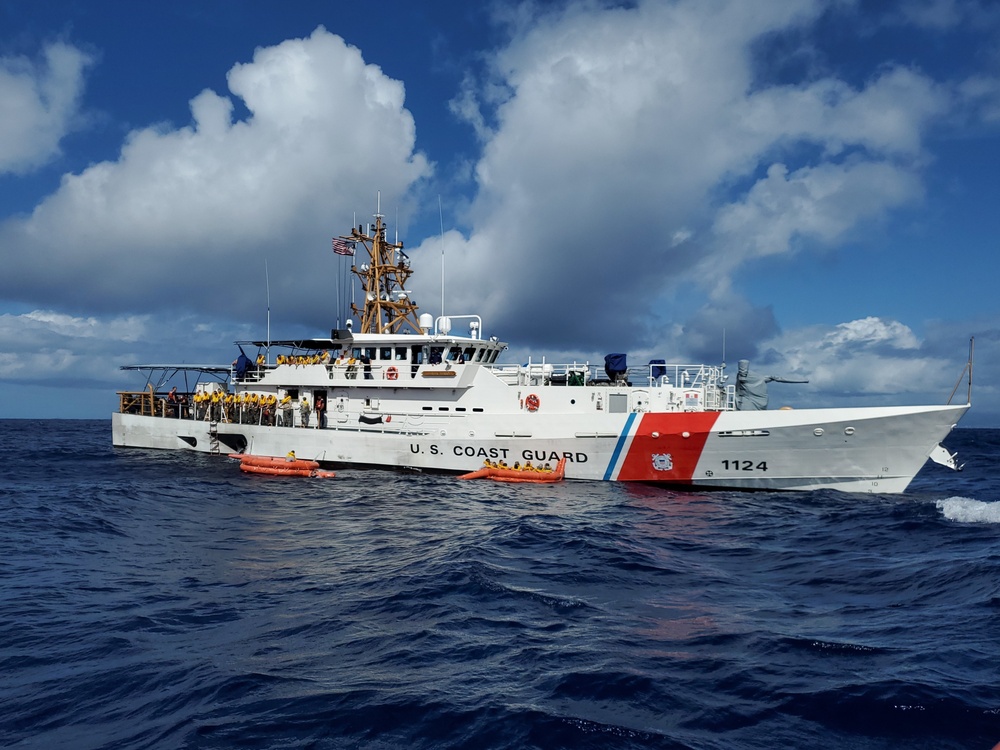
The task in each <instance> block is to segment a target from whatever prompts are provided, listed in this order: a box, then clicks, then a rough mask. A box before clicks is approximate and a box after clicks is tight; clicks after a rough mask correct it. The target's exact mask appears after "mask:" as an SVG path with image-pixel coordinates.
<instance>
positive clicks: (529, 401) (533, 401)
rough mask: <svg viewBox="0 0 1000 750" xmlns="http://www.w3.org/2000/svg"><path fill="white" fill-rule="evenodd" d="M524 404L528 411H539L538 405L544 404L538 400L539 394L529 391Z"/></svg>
mask: <svg viewBox="0 0 1000 750" xmlns="http://www.w3.org/2000/svg"><path fill="white" fill-rule="evenodd" d="M524 405H525V406H526V407H528V411H538V407H539V406H541V405H542V402H541V401H539V400H538V396H536V395H535V394H534V393H529V394H528V397H527V398H526V399H524Z"/></svg>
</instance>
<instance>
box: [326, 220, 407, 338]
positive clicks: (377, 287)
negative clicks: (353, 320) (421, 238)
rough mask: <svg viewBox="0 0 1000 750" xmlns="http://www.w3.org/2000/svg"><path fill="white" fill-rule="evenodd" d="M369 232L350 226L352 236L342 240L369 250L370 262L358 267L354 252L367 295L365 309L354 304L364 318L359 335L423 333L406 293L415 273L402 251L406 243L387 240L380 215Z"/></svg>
mask: <svg viewBox="0 0 1000 750" xmlns="http://www.w3.org/2000/svg"><path fill="white" fill-rule="evenodd" d="M369 229H370V230H371V231H372V233H371V234H368V233H367V232H364V231H362V228H361V227H351V234H350V235H349V236H342V237H341V239H343V240H345V241H347V242H353V243H355V247H357V245H363V246H364V248H365V250H367V251H368V262H367V263H362V264H361V266H360V267H358V266H357V265H356V264H357V251H356V250H355V256H354V258H355V265H352V266H351V272H352V273H353V274H354V275H355V276H357V277H358V279H359V280H360V281H361V288H362V290H363V292H364V296H365V302H364V307H363V308H359V307H358V306H357V305H356V304H355V303H354V302H353V301H352V302H351V311H352V312H353V313H354V314H355V315H357V316H359V317H360V318H361V328H360V331H359V333H399V332H400V331H401V330H403V327H404V326H408V327H409V328H410V329H412V332H413V333H420V332H421V331H420V321H419V319H418V317H417V306H416V305H415V304H414V303H413V301H412V300H411V299H410V293H409V292H408V291H407V290H406V280H407V279H408V278H410V275H411V274H412V273H413V271H412V270H410V266H409V264H408V263H407V262H406V260H405V255H404V254H403V252H402V250H403V243H402V242H388V241H387V240H386V238H385V229H386V227H385V223H384V222H383V221H382V214H381V213H376V214H375V224H374V225H373V226H370V227H369ZM397 253H398V256H397Z"/></svg>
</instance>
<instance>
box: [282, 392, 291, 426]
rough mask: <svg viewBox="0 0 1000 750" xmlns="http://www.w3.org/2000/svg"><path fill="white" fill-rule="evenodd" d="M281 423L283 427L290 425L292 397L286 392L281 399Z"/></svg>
mask: <svg viewBox="0 0 1000 750" xmlns="http://www.w3.org/2000/svg"><path fill="white" fill-rule="evenodd" d="M281 424H282V426H283V427H291V426H292V397H291V396H289V395H288V393H285V396H284V398H282V399H281Z"/></svg>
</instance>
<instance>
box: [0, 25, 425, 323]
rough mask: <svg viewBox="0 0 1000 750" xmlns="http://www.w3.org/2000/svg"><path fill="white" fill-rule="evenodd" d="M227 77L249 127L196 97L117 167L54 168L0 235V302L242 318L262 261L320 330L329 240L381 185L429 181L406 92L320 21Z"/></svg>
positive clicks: (391, 198) (226, 107) (390, 190)
mask: <svg viewBox="0 0 1000 750" xmlns="http://www.w3.org/2000/svg"><path fill="white" fill-rule="evenodd" d="M228 82H229V88H230V92H231V93H232V94H233V95H234V96H237V97H239V98H240V99H242V101H243V104H245V106H246V108H247V109H248V110H249V111H250V116H249V117H248V118H247V119H246V120H244V121H234V120H233V110H234V108H233V103H232V101H231V100H230V99H229V98H227V97H223V96H220V95H218V94H216V93H214V92H212V91H203V92H202V93H200V94H199V95H197V96H196V97H195V98H194V99H192V101H191V112H192V123H191V124H190V125H189V126H187V127H182V128H178V129H171V128H168V127H165V126H162V125H161V126H152V127H147V128H145V129H142V130H137V131H134V132H132V133H130V134H129V137H128V139H127V141H126V142H125V144H124V145H123V147H122V150H121V155H120V157H119V158H118V160H117V161H114V162H102V163H100V164H95V165H93V166H91V167H89V168H88V169H86V170H85V171H83V172H82V173H81V174H77V175H66V176H65V177H64V179H63V182H62V185H61V186H60V188H59V190H58V191H57V192H56V193H54V194H53V195H52V196H50V197H49V198H48V199H46V200H45V201H44V202H42V203H41V204H40V205H39V206H38V207H37V208H36V209H35V211H34V212H33V214H32V215H31V217H30V218H28V219H26V220H22V219H9V220H8V221H7V222H6V224H4V225H2V226H0V243H2V244H3V245H4V246H5V247H7V248H12V252H10V253H8V254H7V256H8V259H9V269H8V270H9V273H8V274H6V275H5V276H4V277H3V278H2V279H0V293H2V294H3V295H4V296H5V297H7V298H12V299H23V300H33V301H35V300H37V301H42V302H51V303H54V302H55V301H57V300H58V301H59V303H60V304H62V305H64V306H70V307H74V308H77V309H95V308H96V309H103V310H136V309H143V310H148V309H152V308H163V307H172V306H179V305H187V306H191V307H193V308H195V309H203V310H210V311H214V312H220V311H225V312H228V313H230V314H233V315H243V316H247V315H249V313H250V312H251V311H253V310H255V308H256V307H258V306H262V304H263V302H262V300H260V299H256V298H254V296H253V295H247V294H245V293H244V291H245V290H246V289H247V288H260V289H261V295H260V297H262V296H263V281H264V262H265V259H269V260H270V261H271V263H272V266H271V268H272V274H271V276H272V281H273V283H274V286H273V288H272V292H273V294H274V295H275V298H276V300H279V301H280V300H284V301H285V303H286V304H288V303H289V302H290V301H293V300H294V303H293V304H294V307H295V309H296V311H297V314H298V315H299V317H300V318H302V317H305V318H308V317H310V315H312V316H313V317H314V318H316V322H317V323H321V324H322V325H324V326H325V325H327V324H328V321H327V319H326V317H327V315H328V313H329V305H328V303H327V302H326V297H327V296H328V292H327V291H326V289H327V287H326V286H325V283H324V282H325V280H328V278H329V276H328V272H330V271H332V268H333V261H332V260H331V254H330V252H329V238H330V236H332V235H333V234H337V233H339V232H341V231H344V230H345V229H346V228H347V227H349V226H350V225H351V223H352V222H353V218H354V214H353V211H354V210H355V209H358V208H361V209H364V210H366V211H367V210H372V209H374V205H375V197H376V192H377V191H379V190H381V191H382V196H383V200H384V201H385V205H392V206H398V205H399V204H400V203H401V202H402V201H403V199H404V198H405V197H406V195H407V192H408V191H410V190H412V188H413V185H414V183H415V182H416V181H418V180H420V179H421V178H423V177H425V176H427V175H428V174H429V172H430V167H429V165H428V164H427V162H426V160H425V158H424V157H423V156H422V155H421V154H419V153H416V152H415V151H414V143H415V137H416V135H415V126H414V122H413V118H412V117H411V115H410V114H409V112H408V111H407V110H406V109H405V108H404V107H403V86H402V84H401V83H399V82H398V81H394V80H391V79H389V78H387V77H386V76H385V75H383V74H382V72H381V71H380V70H379V69H378V68H377V67H375V66H373V65H368V64H366V63H365V62H364V60H363V59H362V57H361V53H360V51H359V50H357V49H356V48H354V47H350V46H348V45H347V44H345V43H344V41H343V39H341V38H340V37H338V36H335V35H332V34H330V33H328V32H327V31H325V30H324V29H322V28H320V29H317V30H316V31H315V32H314V33H313V34H312V35H311V36H310V37H309V38H307V39H295V40H289V41H286V42H283V43H282V44H279V45H277V46H275V47H268V48H263V49H258V50H257V51H256V53H255V55H254V59H253V61H252V62H249V63H244V64H240V65H236V66H234V67H233V68H232V70H230V71H229V75H228ZM332 207H338V211H339V212H338V213H334V211H333V209H332ZM406 208H407V206H406V205H405V204H404V206H403V209H404V211H405V210H406ZM313 267H317V268H321V269H323V271H324V273H314V272H312V271H311V269H312V268H313ZM178 296H181V297H183V298H184V299H183V300H182V299H178ZM310 299H311V300H313V302H312V303H311V304H312V305H313V310H312V311H310V310H309V309H308V305H309V304H310V303H308V302H306V301H305V300H310ZM286 309H287V308H286ZM321 312H322V313H325V314H324V315H322V316H321Z"/></svg>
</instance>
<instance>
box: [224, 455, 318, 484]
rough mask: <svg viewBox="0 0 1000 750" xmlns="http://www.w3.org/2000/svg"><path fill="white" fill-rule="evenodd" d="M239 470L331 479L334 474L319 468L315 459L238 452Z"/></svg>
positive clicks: (283, 475) (252, 472)
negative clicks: (250, 454) (252, 454)
mask: <svg viewBox="0 0 1000 750" xmlns="http://www.w3.org/2000/svg"><path fill="white" fill-rule="evenodd" d="M239 459H240V471H245V472H248V473H250V474H270V475H272V476H279V477H319V478H322V479H331V478H333V477H335V476H336V474H335V473H334V472H332V471H325V470H324V469H321V468H319V463H318V462H317V461H307V460H305V459H302V458H294V459H288V458H275V457H273V456H249V455H246V454H240V456H239Z"/></svg>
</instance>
